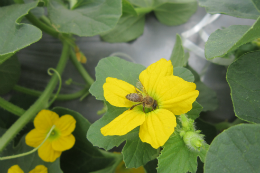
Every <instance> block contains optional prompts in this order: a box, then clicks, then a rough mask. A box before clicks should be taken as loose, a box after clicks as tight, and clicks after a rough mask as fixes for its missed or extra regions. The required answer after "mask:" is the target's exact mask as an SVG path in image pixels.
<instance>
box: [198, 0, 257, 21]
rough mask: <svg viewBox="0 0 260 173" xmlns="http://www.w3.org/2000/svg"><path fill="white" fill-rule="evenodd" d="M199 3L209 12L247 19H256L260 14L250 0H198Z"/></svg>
mask: <svg viewBox="0 0 260 173" xmlns="http://www.w3.org/2000/svg"><path fill="white" fill-rule="evenodd" d="M254 1H258V0H254ZM199 5H200V6H203V7H205V8H206V11H207V12H208V13H210V14H218V13H220V14H226V15H229V16H234V17H239V18H247V19H257V18H258V17H259V15H260V12H259V11H257V9H256V7H255V6H254V4H253V2H252V0H199Z"/></svg>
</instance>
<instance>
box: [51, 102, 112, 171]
mask: <svg viewBox="0 0 260 173" xmlns="http://www.w3.org/2000/svg"><path fill="white" fill-rule="evenodd" d="M53 111H54V112H56V113H57V114H59V115H60V116H62V115H66V114H69V115H71V116H73V117H74V118H75V120H76V128H75V130H74V131H73V133H72V134H73V135H74V136H75V138H76V143H75V145H74V146H73V147H72V148H71V149H70V150H67V151H64V152H63V153H62V155H61V158H60V162H61V168H62V170H63V171H64V173H70V172H74V173H82V172H92V171H97V170H99V169H103V168H105V167H107V166H109V165H110V164H112V163H113V162H114V159H113V158H112V157H105V156H104V155H103V154H102V153H101V152H100V151H99V150H98V148H96V147H93V145H92V144H91V143H90V142H89V141H88V140H87V138H86V134H87V131H88V129H89V126H90V123H89V121H88V120H87V119H86V118H84V117H83V116H82V115H81V114H79V113H77V112H75V111H72V110H69V109H66V108H61V107H56V108H54V109H53Z"/></svg>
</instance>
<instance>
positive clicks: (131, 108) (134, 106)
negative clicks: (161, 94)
mask: <svg viewBox="0 0 260 173" xmlns="http://www.w3.org/2000/svg"><path fill="white" fill-rule="evenodd" d="M140 104H142V103H138V104H136V105H133V106H132V107H131V108H130V110H132V109H134V107H136V106H138V105H140Z"/></svg>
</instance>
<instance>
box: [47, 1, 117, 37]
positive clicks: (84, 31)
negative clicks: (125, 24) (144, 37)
mask: <svg viewBox="0 0 260 173" xmlns="http://www.w3.org/2000/svg"><path fill="white" fill-rule="evenodd" d="M75 7H76V8H75V9H68V7H67V6H66V5H65V4H64V3H63V1H62V0H49V2H48V15H49V18H50V20H51V22H52V24H53V26H54V27H55V28H56V29H57V30H58V31H59V32H63V33H72V34H76V35H79V36H94V35H98V34H101V33H103V32H107V31H109V30H111V29H113V28H114V27H115V26H116V24H117V22H118V20H119V18H120V16H121V14H122V1H121V0H113V1H111V0H95V1H78V3H77V4H76V6H75Z"/></svg>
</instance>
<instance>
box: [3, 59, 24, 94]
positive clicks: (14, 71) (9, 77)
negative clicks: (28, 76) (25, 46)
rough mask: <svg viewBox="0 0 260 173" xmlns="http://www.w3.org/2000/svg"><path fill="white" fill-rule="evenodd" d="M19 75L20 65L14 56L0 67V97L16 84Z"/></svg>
mask: <svg viewBox="0 0 260 173" xmlns="http://www.w3.org/2000/svg"><path fill="white" fill-rule="evenodd" d="M20 73H21V67H20V63H19V61H18V59H17V57H16V56H13V57H12V58H9V59H8V60H6V61H5V62H4V63H3V64H1V65H0V81H1V83H0V95H1V94H6V93H8V92H9V91H10V90H11V89H12V87H13V86H14V85H15V84H16V83H17V82H18V80H19V77H20Z"/></svg>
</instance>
